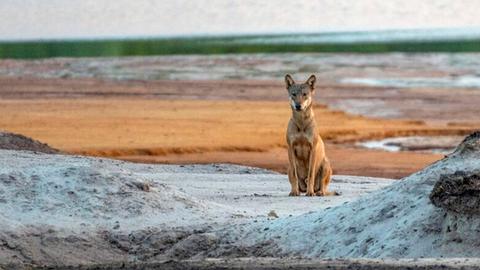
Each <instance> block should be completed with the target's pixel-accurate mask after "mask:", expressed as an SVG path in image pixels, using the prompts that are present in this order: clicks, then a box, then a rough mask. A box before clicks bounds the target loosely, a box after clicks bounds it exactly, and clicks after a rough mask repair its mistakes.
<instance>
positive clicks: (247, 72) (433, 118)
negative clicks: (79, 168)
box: [0, 54, 480, 178]
mask: <svg viewBox="0 0 480 270" xmlns="http://www.w3.org/2000/svg"><path fill="white" fill-rule="evenodd" d="M287 56H288V55H287ZM364 58H365V57H364V56H363V55H336V56H332V55H329V56H328V57H326V56H325V57H324V55H322V54H319V55H316V54H313V55H311V54H310V55H309V54H306V55H303V57H302V55H301V54H300V56H299V55H295V58H293V61H294V64H297V65H298V66H300V67H302V66H305V65H307V64H306V63H304V62H306V61H307V62H308V63H310V65H311V66H310V68H309V69H310V70H311V72H316V69H318V68H319V67H321V68H323V69H326V70H327V71H326V72H322V73H319V75H318V76H319V84H318V86H317V88H318V89H317V91H316V106H315V113H316V118H317V122H318V124H319V126H320V133H321V135H322V137H323V139H324V140H325V142H326V144H327V151H328V152H327V153H328V155H329V156H330V157H331V159H332V163H333V167H334V171H335V172H336V173H339V174H350V175H363V176H375V177H390V178H401V177H404V176H406V175H408V174H410V173H412V172H414V171H416V170H418V169H420V168H422V167H424V166H425V165H427V164H430V163H431V162H433V161H435V160H438V159H439V158H441V157H442V156H443V155H442V154H435V153H429V152H428V151H427V152H408V151H407V152H385V151H378V150H372V149H365V148H362V147H359V146H358V145H356V144H355V143H356V142H359V141H364V140H375V139H383V138H390V137H397V136H413V135H417V136H433V135H464V134H467V133H469V132H471V131H473V130H475V129H477V128H478V127H480V122H479V121H478V120H477V118H476V117H475V115H478V113H480V111H478V110H479V107H478V106H476V104H479V102H480V92H479V91H475V90H473V89H467V88H459V89H450V88H438V87H437V88H435V89H431V88H428V87H412V88H408V89H404V88H401V87H394V86H388V87H387V86H381V87H374V86H366V85H362V84H359V83H358V82H357V83H356V84H352V83H351V82H347V83H345V82H344V79H342V78H346V77H347V78H349V77H352V76H358V75H359V74H360V71H361V70H362V72H363V73H362V76H363V77H368V76H379V75H380V74H383V75H384V76H387V75H388V76H392V74H395V72H397V76H400V77H406V76H412V74H413V72H415V71H416V70H417V69H418V67H415V70H412V68H409V67H410V65H409V64H410V62H413V61H419V60H422V62H421V63H422V64H421V65H420V66H423V67H424V68H425V70H423V71H422V74H420V75H421V76H433V77H432V78H435V77H437V76H439V75H442V76H450V75H448V72H450V73H459V72H460V71H458V70H452V68H447V67H445V66H443V65H434V63H437V62H438V61H439V60H438V59H440V60H441V59H442V56H441V55H440V56H434V55H419V56H418V57H417V58H419V59H416V58H415V57H414V56H411V55H399V54H392V55H386V56H385V55H380V56H378V57H376V58H375V59H377V60H376V62H374V63H370V62H367V61H366V60H365V59H364ZM312 59H313V60H312ZM346 59H352V63H354V64H352V65H351V66H349V67H348V69H345V68H342V67H341V66H340V67H339V68H337V69H334V68H335V67H338V66H339V65H340V64H341V63H344V62H345V61H346ZM434 60H435V61H434ZM389 61H393V62H394V63H395V64H397V65H398V66H399V67H398V68H397V70H396V71H395V70H393V67H390V66H394V63H391V62H389ZM297 62H298V63H297ZM211 64H213V65H214V67H215V68H216V71H214V72H212V71H211V70H209V69H204V68H205V67H206V66H207V65H211ZM294 64H292V63H290V64H286V55H279V56H278V57H275V56H272V55H245V56H237V55H233V56H215V57H208V58H207V57H199V56H184V57H182V56H172V57H153V58H138V57H133V58H121V59H115V58H98V59H83V58H79V59H62V58H60V59H50V60H38V61H20V60H18V61H16V60H3V61H0V114H1V115H2V118H1V119H0V128H1V129H4V130H7V131H11V132H16V133H20V134H24V135H27V136H29V137H32V138H35V139H39V140H41V141H43V142H46V143H48V144H50V145H51V146H53V147H55V148H58V149H61V150H63V151H66V152H69V153H75V154H85V155H93V156H104V157H113V158H118V159H124V160H130V161H137V162H151V163H171V164H176V163H182V164H185V163H212V162H217V163H234V164H243V165H248V166H257V167H263V168H267V169H273V170H275V171H278V172H281V173H285V171H286V166H287V160H286V150H285V139H284V136H285V128H286V124H287V122H288V119H289V115H290V109H289V106H288V103H287V101H286V91H285V89H284V85H283V81H282V78H281V75H280V74H279V73H278V72H277V73H278V74H277V73H271V72H269V71H268V70H269V69H272V68H273V65H279V67H278V69H279V70H282V68H288V67H286V66H288V65H289V66H293V65H294ZM321 64H322V65H321ZM186 65H188V66H189V67H190V68H189V69H185V68H184V67H185V66H186ZM317 65H318V66H317ZM375 65H376V66H375ZM371 66H375V67H371ZM260 67H261V68H260ZM267 67H268V68H267ZM167 68H170V71H169V72H168V73H165V72H166V71H165V70H166V69H167ZM231 68H235V69H237V72H236V73H237V76H238V78H237V79H231V78H230V79H229V78H228V76H230V75H228V72H230V73H231V71H229V70H230V69H231ZM262 68H263V71H261V72H260V74H264V77H261V76H260V77H258V78H257V77H256V76H257V75H255V76H253V74H254V73H252V71H251V70H255V69H257V70H262ZM402 68H403V69H402ZM161 70H162V71H161ZM201 70H204V73H203V75H204V77H199V75H200V74H201V73H200V71H201ZM155 72H156V73H157V74H165V75H163V76H164V78H163V79H158V78H157V77H154V76H153V74H154V73H155ZM222 72H223V73H222ZM285 72H286V71H285ZM309 72H310V71H305V70H303V71H302V72H301V73H300V74H299V75H297V76H296V77H297V78H299V79H300V78H301V76H302V74H304V73H305V74H307V73H309ZM461 72H462V73H463V74H467V75H468V72H467V70H465V68H463V69H462V70H461ZM472 72H473V71H472ZM214 74H216V75H215V76H214ZM222 74H223V75H222ZM172 76H173V77H172ZM180 76H181V77H182V78H185V79H188V80H185V79H184V80H177V79H176V78H177V77H180ZM219 76H220V77H219ZM222 76H224V77H222ZM224 78H225V79H224ZM272 78H277V79H276V80H273V79H272ZM226 116H228V117H226Z"/></svg>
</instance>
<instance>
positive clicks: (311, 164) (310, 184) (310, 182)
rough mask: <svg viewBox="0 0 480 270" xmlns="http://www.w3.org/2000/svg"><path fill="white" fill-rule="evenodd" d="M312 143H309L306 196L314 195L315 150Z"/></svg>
mask: <svg viewBox="0 0 480 270" xmlns="http://www.w3.org/2000/svg"><path fill="white" fill-rule="evenodd" d="M316 150H317V149H316V147H315V145H314V144H311V145H310V155H309V159H308V176H307V194H306V195H307V196H315V190H314V186H315V178H316V174H317V168H316V166H317V151H316Z"/></svg>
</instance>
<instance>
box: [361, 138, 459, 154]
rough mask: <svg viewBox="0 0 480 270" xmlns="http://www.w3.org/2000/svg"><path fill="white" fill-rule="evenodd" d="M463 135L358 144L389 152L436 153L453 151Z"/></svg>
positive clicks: (394, 139)
mask: <svg viewBox="0 0 480 270" xmlns="http://www.w3.org/2000/svg"><path fill="white" fill-rule="evenodd" d="M463 139H464V137H463V136H428V137H424V136H411V137H396V138H387V139H382V140H376V141H375V140H373V141H365V142H359V143H357V145H358V146H360V147H364V148H368V149H376V150H383V151H387V152H399V151H416V152H429V153H436V154H449V153H452V152H453V151H454V150H455V148H456V147H457V145H458V144H460V142H462V140H463Z"/></svg>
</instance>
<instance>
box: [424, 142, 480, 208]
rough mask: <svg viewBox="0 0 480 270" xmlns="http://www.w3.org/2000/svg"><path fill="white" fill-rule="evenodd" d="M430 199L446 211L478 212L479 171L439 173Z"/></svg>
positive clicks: (479, 198)
mask: <svg viewBox="0 0 480 270" xmlns="http://www.w3.org/2000/svg"><path fill="white" fill-rule="evenodd" d="M477 141H478V140H477ZM430 201H431V202H432V203H433V204H434V205H435V206H437V207H441V208H443V209H445V210H447V211H452V212H455V213H460V214H480V171H476V172H464V171H457V172H455V173H454V174H447V175H441V176H440V180H439V181H438V182H437V183H436V184H435V186H434V187H433V190H432V192H431V193H430Z"/></svg>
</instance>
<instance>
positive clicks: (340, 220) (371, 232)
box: [236, 133, 480, 258]
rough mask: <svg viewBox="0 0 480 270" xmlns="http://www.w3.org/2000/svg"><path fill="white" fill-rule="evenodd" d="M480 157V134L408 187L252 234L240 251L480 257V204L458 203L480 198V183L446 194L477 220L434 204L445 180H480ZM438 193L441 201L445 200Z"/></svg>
mask: <svg viewBox="0 0 480 270" xmlns="http://www.w3.org/2000/svg"><path fill="white" fill-rule="evenodd" d="M479 156H480V133H474V134H472V135H470V136H469V137H467V138H466V139H465V140H464V141H463V142H462V144H461V145H460V146H459V147H457V149H456V151H455V152H454V153H453V154H451V155H450V156H448V157H446V158H445V159H443V160H440V161H438V162H436V163H434V164H432V165H431V166H429V167H427V168H425V169H424V170H422V171H420V172H418V173H415V174H413V175H411V176H409V177H406V178H405V179H403V180H402V181H399V182H396V183H394V184H392V185H390V186H388V187H386V188H384V189H381V190H379V191H376V192H373V193H371V194H368V195H366V196H364V197H362V198H360V199H359V200H356V201H352V202H349V203H347V204H344V205H341V206H337V207H334V208H331V209H326V210H324V211H317V212H314V213H310V214H306V215H302V216H296V217H289V218H284V219H279V220H275V221H271V222H265V223H262V224H258V225H253V226H249V228H248V229H245V228H244V229H245V230H246V231H247V233H246V234H245V235H244V236H243V238H241V239H242V240H241V241H239V242H237V243H236V245H237V246H243V247H245V248H248V247H250V246H253V245H254V243H258V242H265V243H267V244H266V245H265V246H264V247H262V254H267V255H269V256H270V255H274V256H284V255H288V256H291V255H297V256H301V257H308V258H319V257H321V258H326V257H336V258H338V257H349V258H419V257H437V258H439V257H479V256H480V249H479V248H478V247H479V246H480V238H479V237H478V236H479V233H478V232H479V231H480V216H478V214H475V213H474V211H472V210H471V209H472V205H470V204H472V203H478V200H475V199H473V198H474V197H470V199H468V200H458V196H462V194H463V196H472V194H476V196H478V186H479V185H478V182H473V181H480V180H478V179H479V178H478V177H476V176H468V175H469V174H464V175H467V176H468V178H465V179H462V180H460V181H459V180H456V182H455V183H460V184H462V183H465V184H468V186H467V187H466V188H458V187H453V188H450V190H447V189H445V188H443V189H445V192H452V194H451V196H450V198H447V201H448V200H450V201H451V200H455V201H456V202H457V204H454V205H457V207H459V208H461V207H460V206H458V203H464V204H468V205H467V206H468V207H464V208H466V209H468V211H465V212H468V213H470V214H468V213H463V214H462V213H459V212H461V211H451V210H452V209H450V210H448V211H447V210H444V209H443V208H439V207H436V206H434V205H433V204H432V203H431V201H430V199H429V195H430V193H431V192H432V190H433V188H434V186H435V184H436V183H437V181H439V179H440V178H442V179H444V178H446V176H447V175H455V176H454V177H453V178H459V177H460V175H462V174H459V173H457V174H455V173H456V172H457V171H463V172H475V171H477V172H478V170H480V159H479ZM450 178H452V177H450ZM447 186H450V187H451V184H447ZM437 189H438V187H437V188H436V192H435V193H434V196H433V197H434V198H437V197H439V195H438V192H439V191H438V190H437ZM453 190H455V191H457V192H456V193H453ZM458 191H460V192H458ZM444 201H445V199H444ZM449 205H450V206H451V205H452V204H449ZM473 207H474V208H477V209H478V208H480V205H478V204H477V205H475V206H473ZM447 209H448V208H447ZM472 213H474V214H472Z"/></svg>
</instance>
